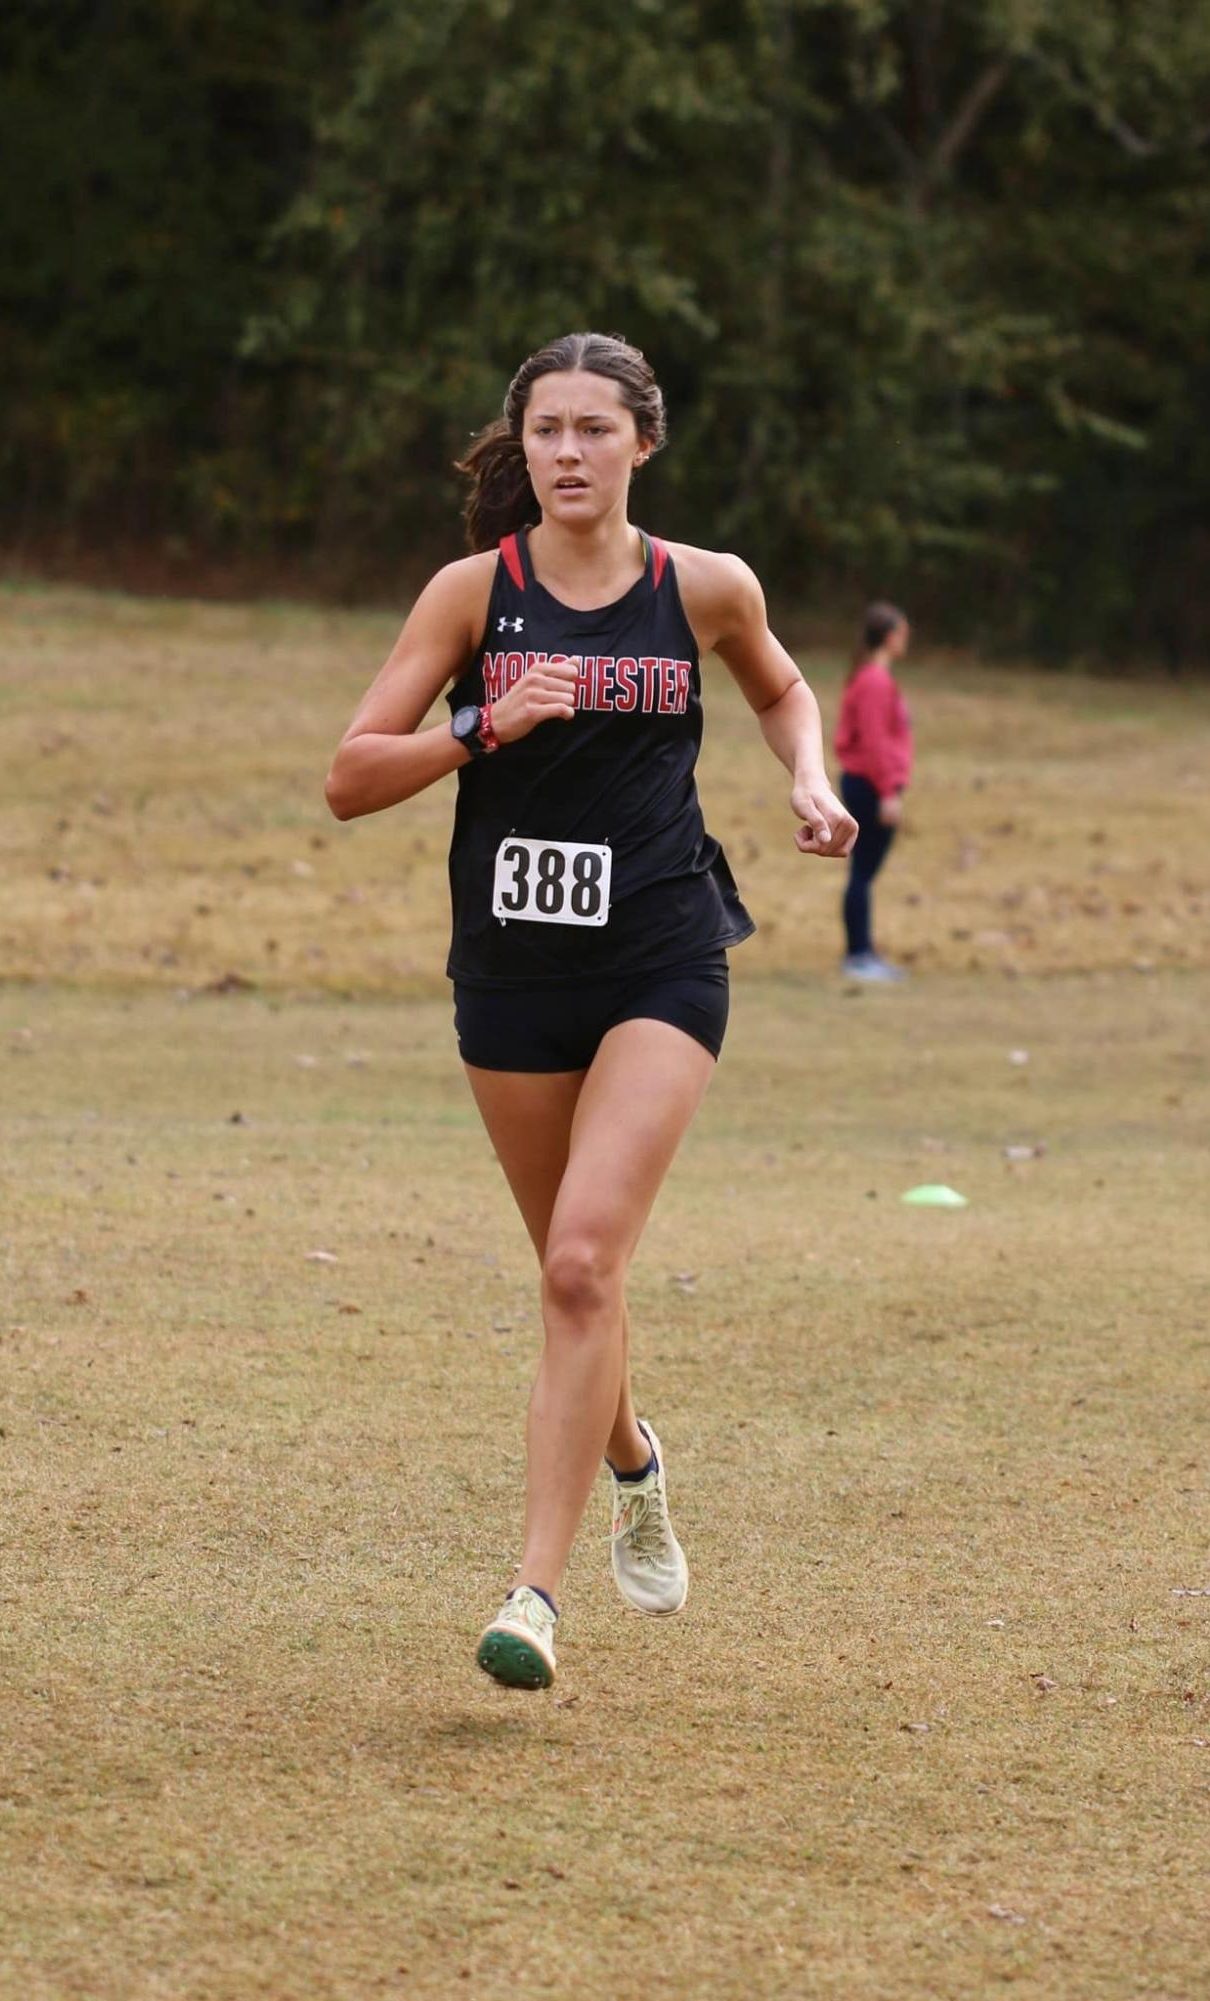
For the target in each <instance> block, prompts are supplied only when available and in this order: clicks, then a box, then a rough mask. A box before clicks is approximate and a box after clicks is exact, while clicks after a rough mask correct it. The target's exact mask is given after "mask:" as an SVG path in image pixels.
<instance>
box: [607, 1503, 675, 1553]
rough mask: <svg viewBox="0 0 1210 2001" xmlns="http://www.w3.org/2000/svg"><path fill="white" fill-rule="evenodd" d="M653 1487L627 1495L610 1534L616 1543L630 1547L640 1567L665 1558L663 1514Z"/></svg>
mask: <svg viewBox="0 0 1210 2001" xmlns="http://www.w3.org/2000/svg"><path fill="white" fill-rule="evenodd" d="M661 1501H662V1496H661V1494H660V1492H659V1489H658V1488H656V1487H649V1488H647V1490H646V1492H643V1491H642V1490H640V1491H639V1492H638V1493H637V1494H630V1495H628V1496H627V1498H626V1500H625V1501H624V1502H623V1504H622V1510H621V1513H620V1514H619V1516H618V1519H617V1523H616V1525H615V1527H614V1531H613V1540H614V1541H615V1542H624V1543H627V1544H629V1546H630V1548H631V1549H632V1550H633V1551H634V1553H635V1555H636V1556H637V1557H638V1559H639V1561H640V1562H641V1563H658V1562H659V1560H660V1558H661V1557H662V1556H663V1554H664V1543H665V1537H664V1510H663V1507H662V1506H661Z"/></svg>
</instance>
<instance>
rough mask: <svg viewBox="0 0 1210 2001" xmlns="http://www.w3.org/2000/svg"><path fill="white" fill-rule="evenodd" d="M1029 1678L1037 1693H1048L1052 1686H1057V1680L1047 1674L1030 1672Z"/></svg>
mask: <svg viewBox="0 0 1210 2001" xmlns="http://www.w3.org/2000/svg"><path fill="white" fill-rule="evenodd" d="M1029 1678H1030V1680H1031V1681H1032V1683H1033V1685H1034V1687H1035V1688H1036V1689H1037V1691H1038V1693H1039V1695H1049V1694H1050V1691H1051V1689H1052V1688H1057V1687H1058V1686H1059V1684H1058V1682H1057V1681H1054V1680H1053V1679H1052V1677H1051V1676H1050V1675H1048V1674H1031V1675H1030V1677H1029Z"/></svg>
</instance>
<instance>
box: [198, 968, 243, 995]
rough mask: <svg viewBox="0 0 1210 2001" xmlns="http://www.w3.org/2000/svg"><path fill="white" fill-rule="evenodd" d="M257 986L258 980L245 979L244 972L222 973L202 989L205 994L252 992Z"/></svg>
mask: <svg viewBox="0 0 1210 2001" xmlns="http://www.w3.org/2000/svg"><path fill="white" fill-rule="evenodd" d="M255 988H256V981H255V980H247V979H245V978H244V975H243V974H242V973H222V974H221V975H220V976H219V978H218V979H217V980H211V981H210V982H209V984H208V985H207V986H204V987H203V988H202V989H201V991H202V992H203V993H204V994H250V993H253V992H254V991H255Z"/></svg>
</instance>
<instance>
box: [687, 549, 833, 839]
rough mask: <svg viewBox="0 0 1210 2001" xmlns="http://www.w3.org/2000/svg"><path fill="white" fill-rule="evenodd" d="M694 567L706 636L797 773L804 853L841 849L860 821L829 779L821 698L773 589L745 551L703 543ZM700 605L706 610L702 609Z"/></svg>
mask: <svg viewBox="0 0 1210 2001" xmlns="http://www.w3.org/2000/svg"><path fill="white" fill-rule="evenodd" d="M694 555H695V557H696V558H697V559H698V560H697V562H696V563H693V562H691V563H690V564H688V565H686V564H684V563H683V562H682V561H680V560H678V574H680V573H681V572H682V571H684V570H686V569H688V570H689V571H690V576H689V577H688V578H687V579H686V581H687V582H688V584H689V591H688V593H687V596H688V597H689V598H691V599H692V600H695V601H696V602H695V603H694V609H693V611H690V606H689V603H687V604H686V611H687V612H688V613H689V616H690V618H691V620H692V622H693V623H694V626H695V629H698V630H701V631H702V635H703V637H704V638H705V641H706V644H707V645H710V646H712V647H713V648H714V650H715V652H717V653H718V654H719V655H720V657H721V658H722V659H723V660H724V661H725V662H726V664H727V666H728V668H729V669H730V671H731V673H732V675H733V676H734V678H735V680H736V681H737V682H738V684H739V686H740V688H741V690H742V691H743V694H744V698H745V700H746V701H747V702H748V704H749V706H750V707H751V708H752V709H753V711H754V712H755V714H756V717H757V719H758V721H759V723H760V726H761V732H762V734H763V736H764V739H765V742H766V743H767V744H768V746H769V748H770V750H771V751H772V752H773V755H774V756H775V757H776V758H778V759H780V761H781V763H782V764H784V765H785V767H786V770H787V771H788V772H789V773H790V776H791V780H792V785H791V790H790V809H791V811H792V812H793V813H794V814H796V816H797V817H798V819H799V820H800V821H801V822H802V825H801V826H800V827H799V830H798V832H797V834H796V835H795V837H794V838H795V840H796V842H797V844H798V846H799V847H800V848H801V849H802V851H803V853H804V854H808V855H826V856H831V857H841V856H844V855H847V854H848V853H849V852H850V850H851V848H852V846H853V843H854V841H855V840H856V839H857V822H856V821H855V820H854V818H853V816H852V814H851V813H849V812H847V811H846V809H845V807H844V806H843V805H842V804H841V802H840V800H839V799H838V798H837V797H836V794H835V792H834V791H833V790H832V787H831V785H830V783H829V781H828V773H827V767H826V765H825V762H824V750H823V726H822V723H821V721H820V715H819V703H818V702H817V701H816V699H815V696H814V695H813V694H812V692H811V689H810V688H809V687H808V686H807V683H806V682H805V681H804V679H803V677H802V674H801V673H800V672H799V669H798V668H797V666H796V665H795V663H794V661H793V660H792V659H791V658H790V655H789V654H788V653H787V652H786V649H785V647H784V646H783V645H782V644H781V641H780V640H779V639H778V638H777V637H776V636H775V634H774V633H773V632H772V631H771V630H770V628H769V615H768V612H767V610H766V607H765V594H764V592H763V591H762V589H761V587H760V584H759V582H758V580H757V578H756V577H755V576H754V574H753V572H752V571H751V570H750V569H749V568H748V565H747V564H746V563H743V562H741V561H740V559H739V557H738V556H720V555H714V554H707V552H705V551H704V550H703V551H695V552H694ZM695 612H697V613H698V614H699V616H700V621H701V623H700V626H699V618H698V617H695V616H694V613H695Z"/></svg>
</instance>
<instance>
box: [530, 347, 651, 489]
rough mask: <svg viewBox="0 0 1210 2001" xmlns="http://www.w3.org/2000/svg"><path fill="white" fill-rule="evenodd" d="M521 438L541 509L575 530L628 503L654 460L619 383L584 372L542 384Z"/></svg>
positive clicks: (550, 378) (538, 385)
mask: <svg viewBox="0 0 1210 2001" xmlns="http://www.w3.org/2000/svg"><path fill="white" fill-rule="evenodd" d="M521 438H522V442H523V444H524V446H525V458H526V462H527V464H528V466H529V477H530V480H531V482H532V485H533V489H534V492H535V494H536V495H537V498H538V505H539V507H540V508H541V509H542V512H543V514H544V515H546V516H547V517H548V518H552V519H554V520H556V521H562V522H567V523H568V524H571V523H573V522H577V521H596V520H599V519H600V517H601V516H602V515H603V514H606V513H608V511H609V510H610V508H612V507H616V506H617V505H618V503H619V501H622V502H624V501H625V498H626V490H627V488H628V486H629V484H630V477H631V474H632V473H633V472H634V471H635V469H636V467H638V466H641V465H642V464H643V461H644V460H645V459H646V458H647V457H648V448H647V446H646V445H645V444H644V443H643V441H642V439H641V438H640V437H639V434H638V431H637V430H636V428H635V421H634V417H633V415H632V414H631V412H630V411H629V410H628V409H627V408H626V405H625V404H624V403H623V401H622V396H621V391H620V390H619V388H618V385H617V383H616V382H613V381H611V380H610V378H609V377H608V376H607V375H592V374H590V373H589V371H588V370H587V369H583V368H578V369H574V370H571V371H569V372H568V373H567V374H560V375H540V376H539V377H538V379H537V381H536V382H535V383H534V385H533V387H532V388H531V390H530V392H529V402H528V403H527V404H526V406H525V420H524V423H523V425H522V430H521Z"/></svg>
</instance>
